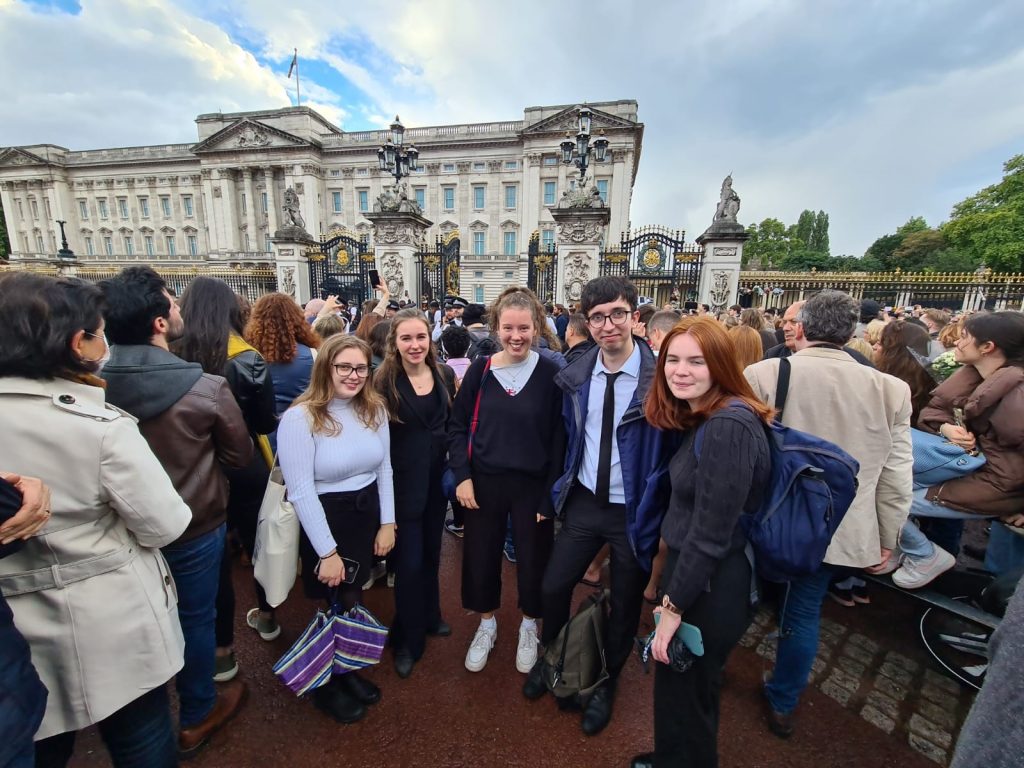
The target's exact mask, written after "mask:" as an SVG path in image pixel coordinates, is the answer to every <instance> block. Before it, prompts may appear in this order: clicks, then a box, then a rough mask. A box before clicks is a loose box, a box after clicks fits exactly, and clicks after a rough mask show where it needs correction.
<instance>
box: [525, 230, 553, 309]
mask: <svg viewBox="0 0 1024 768" xmlns="http://www.w3.org/2000/svg"><path fill="white" fill-rule="evenodd" d="M527 253H528V255H529V267H528V269H527V273H526V274H527V277H526V284H527V285H528V286H529V287H530V289H531V290H532V291H533V292H534V293H536V294H537V298H539V299H540V300H541V301H542V302H554V300H555V278H556V276H557V274H558V251H557V249H556V247H555V244H554V243H548V244H547V245H544V244H542V243H541V241H540V232H539V231H536V230H535V231H534V233H533V234H532V235H530V245H529V249H528V251H527Z"/></svg>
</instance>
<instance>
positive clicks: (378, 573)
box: [363, 560, 388, 592]
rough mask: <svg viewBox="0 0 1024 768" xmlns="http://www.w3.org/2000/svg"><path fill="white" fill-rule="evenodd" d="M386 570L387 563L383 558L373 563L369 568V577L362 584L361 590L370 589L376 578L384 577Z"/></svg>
mask: <svg viewBox="0 0 1024 768" xmlns="http://www.w3.org/2000/svg"><path fill="white" fill-rule="evenodd" d="M387 572H388V565H387V563H385V562H384V561H383V560H381V561H380V562H379V563H375V564H374V566H373V567H372V568H371V569H370V576H369V578H368V579H367V580H366V583H365V584H363V591H364V592H365V591H366V590H368V589H371V588H372V587H373V585H374V582H376V581H377V579H382V578H384V576H385V575H386V574H387Z"/></svg>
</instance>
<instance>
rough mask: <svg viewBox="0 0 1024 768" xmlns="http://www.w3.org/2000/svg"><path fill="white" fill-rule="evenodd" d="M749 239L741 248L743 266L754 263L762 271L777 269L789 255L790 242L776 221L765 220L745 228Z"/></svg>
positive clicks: (784, 230) (782, 227)
mask: <svg viewBox="0 0 1024 768" xmlns="http://www.w3.org/2000/svg"><path fill="white" fill-rule="evenodd" d="M747 232H748V233H749V234H750V239H749V240H748V241H747V242H746V244H745V245H744V246H743V264H744V266H746V264H747V263H748V262H750V261H755V262H757V263H759V264H760V265H761V268H762V269H769V268H773V267H777V266H778V264H779V263H780V262H781V261H782V259H783V258H784V257H785V256H786V254H787V253H789V250H790V242H789V239H788V238H787V237H786V227H785V225H784V224H783V223H782V222H781V221H779V220H778V219H765V220H764V221H762V222H761V223H760V225H758V224H751V225H750V226H749V227H747Z"/></svg>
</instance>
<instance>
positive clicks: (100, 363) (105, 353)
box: [82, 331, 110, 371]
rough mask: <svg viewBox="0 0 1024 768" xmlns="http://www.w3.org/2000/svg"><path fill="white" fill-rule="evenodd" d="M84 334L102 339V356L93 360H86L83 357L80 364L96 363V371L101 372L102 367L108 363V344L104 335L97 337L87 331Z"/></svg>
mask: <svg viewBox="0 0 1024 768" xmlns="http://www.w3.org/2000/svg"><path fill="white" fill-rule="evenodd" d="M85 333H86V334H88V335H89V336H92V337H93V338H97V339H103V354H102V355H101V356H100V357H99V358H97V359H95V360H90V359H88V358H85V357H83V358H82V362H83V363H96V366H97V368H96V370H97V371H100V370H103V366H104V365H106V364H107V363H108V362H109V361H110V342H108V341H107V337H106V334H104V335H103V336H97V335H96V334H95V333H89V332H88V331H86V332H85Z"/></svg>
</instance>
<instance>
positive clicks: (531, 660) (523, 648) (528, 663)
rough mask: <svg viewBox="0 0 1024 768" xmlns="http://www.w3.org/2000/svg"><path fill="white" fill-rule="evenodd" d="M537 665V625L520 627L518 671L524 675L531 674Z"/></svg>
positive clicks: (517, 651)
mask: <svg viewBox="0 0 1024 768" xmlns="http://www.w3.org/2000/svg"><path fill="white" fill-rule="evenodd" d="M536 663H537V625H536V624H534V625H533V626H532V627H531V626H526V625H525V624H524V625H521V626H520V627H519V648H518V649H517V650H516V669H518V670H519V671H520V672H522V673H523V674H524V675H528V674H530V670H531V669H533V665H534V664H536Z"/></svg>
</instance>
